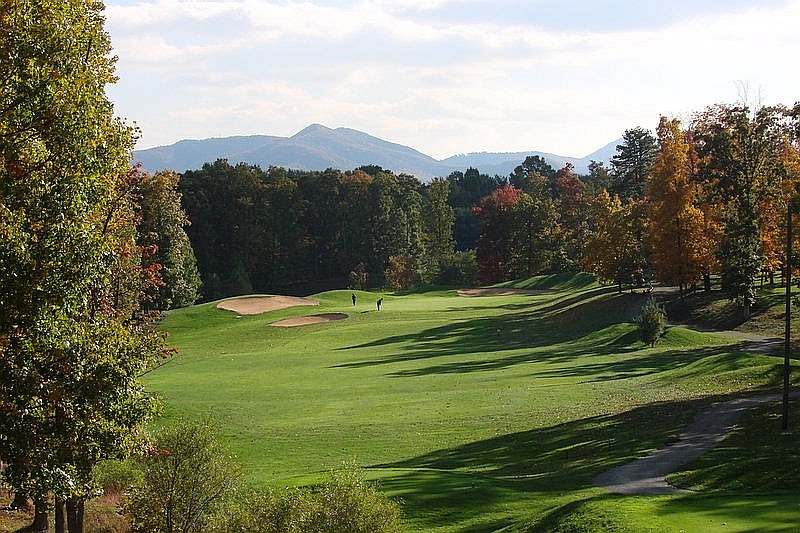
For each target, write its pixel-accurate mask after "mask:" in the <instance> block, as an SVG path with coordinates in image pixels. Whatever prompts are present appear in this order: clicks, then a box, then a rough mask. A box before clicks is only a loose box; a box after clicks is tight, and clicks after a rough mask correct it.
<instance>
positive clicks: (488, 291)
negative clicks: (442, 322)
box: [458, 287, 553, 296]
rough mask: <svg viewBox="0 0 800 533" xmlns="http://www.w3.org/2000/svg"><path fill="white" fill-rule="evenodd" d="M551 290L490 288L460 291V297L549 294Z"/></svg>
mask: <svg viewBox="0 0 800 533" xmlns="http://www.w3.org/2000/svg"><path fill="white" fill-rule="evenodd" d="M550 292H553V291H552V290H551V289H512V288H508V287H489V288H485V289H458V295H459V296H511V295H513V294H547V293H550Z"/></svg>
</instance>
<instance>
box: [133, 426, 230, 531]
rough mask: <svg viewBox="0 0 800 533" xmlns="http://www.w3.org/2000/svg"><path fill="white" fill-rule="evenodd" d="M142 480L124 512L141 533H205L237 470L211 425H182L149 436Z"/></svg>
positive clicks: (134, 489) (227, 493) (220, 505)
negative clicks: (199, 532) (153, 532)
mask: <svg viewBox="0 0 800 533" xmlns="http://www.w3.org/2000/svg"><path fill="white" fill-rule="evenodd" d="M141 465H142V471H143V476H142V478H141V480H140V482H139V485H137V486H135V487H134V488H133V489H132V490H131V493H130V496H129V500H128V503H127V505H126V510H127V512H128V514H130V515H131V517H132V529H133V531H138V532H142V533H149V532H152V531H159V532H163V533H176V532H180V533H190V532H194V531H206V530H207V529H208V527H207V526H208V525H209V524H210V522H211V520H212V517H213V516H214V514H215V512H217V511H218V510H219V509H220V508H221V507H222V506H223V505H224V504H226V503H227V500H226V497H227V496H228V495H229V494H231V493H232V492H233V490H234V488H235V487H236V484H237V481H238V478H239V475H240V472H239V467H238V466H237V464H236V462H235V460H234V459H233V457H231V456H229V455H227V453H226V452H225V450H224V449H223V448H222V446H221V445H220V443H219V440H218V439H217V437H216V435H215V433H214V429H213V425H212V424H211V423H210V422H209V421H201V422H190V421H180V422H178V423H177V424H175V425H172V426H168V427H165V428H162V429H161V430H159V431H158V432H156V433H155V435H154V436H153V441H152V444H151V445H150V447H149V448H148V450H147V452H146V453H145V454H144V455H143V457H142V458H141Z"/></svg>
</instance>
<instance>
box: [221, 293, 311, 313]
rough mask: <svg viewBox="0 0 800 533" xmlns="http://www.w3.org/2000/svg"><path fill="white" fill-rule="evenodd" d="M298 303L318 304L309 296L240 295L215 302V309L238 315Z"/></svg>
mask: <svg viewBox="0 0 800 533" xmlns="http://www.w3.org/2000/svg"><path fill="white" fill-rule="evenodd" d="M299 305H319V302H318V301H316V300H312V299H310V298H298V297H296V296H242V297H239V298H228V299H227V300H222V301H221V302H219V303H218V304H217V309H225V310H226V311H233V312H234V313H238V314H240V315H258V314H261V313H266V312H267V311H277V310H278V309H286V308H287V307H296V306H299Z"/></svg>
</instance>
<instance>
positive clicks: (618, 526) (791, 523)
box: [515, 494, 800, 533]
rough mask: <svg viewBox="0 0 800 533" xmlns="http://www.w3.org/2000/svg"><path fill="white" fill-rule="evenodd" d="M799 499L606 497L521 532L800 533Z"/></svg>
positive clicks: (582, 503)
mask: <svg viewBox="0 0 800 533" xmlns="http://www.w3.org/2000/svg"><path fill="white" fill-rule="evenodd" d="M798 500H800V496H798V495H795V494H780V495H777V494H776V495H744V494H683V495H672V496H662V497H653V498H647V499H641V498H630V497H625V496H619V495H614V494H603V495H598V496H593V497H590V498H586V499H578V500H575V501H572V502H570V503H568V504H566V505H563V506H562V507H559V508H557V509H555V510H554V511H552V512H550V513H548V514H547V515H546V516H545V517H543V518H541V519H540V520H537V521H534V522H533V523H529V525H528V526H527V527H524V528H517V529H515V531H526V532H528V533H538V532H547V531H641V530H647V531H656V530H659V529H660V526H661V527H663V530H675V529H673V528H679V530H680V531H695V530H697V531H699V530H701V529H696V528H697V527H700V528H702V530H714V531H717V530H723V531H724V530H731V531H738V532H740V533H756V532H764V531H771V532H789V531H797V523H796V521H797V517H798V512H797V509H798V504H799V503H800V502H799V501H798ZM664 522H668V523H666V524H665V523H664ZM687 522H689V523H690V524H692V525H693V526H694V527H692V525H687ZM715 526H716V528H715Z"/></svg>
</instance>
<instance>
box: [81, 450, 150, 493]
mask: <svg viewBox="0 0 800 533" xmlns="http://www.w3.org/2000/svg"><path fill="white" fill-rule="evenodd" d="M92 476H93V477H94V482H95V483H96V484H97V485H98V486H100V487H102V488H103V492H104V493H106V494H120V493H123V492H126V491H127V490H128V489H130V488H131V487H133V486H135V485H138V484H140V483H141V482H142V480H143V475H142V469H141V468H140V466H139V464H138V463H137V462H136V461H134V460H132V459H126V460H124V461H119V460H116V459H109V460H107V461H101V462H99V463H97V465H95V467H94V472H93V473H92Z"/></svg>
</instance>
